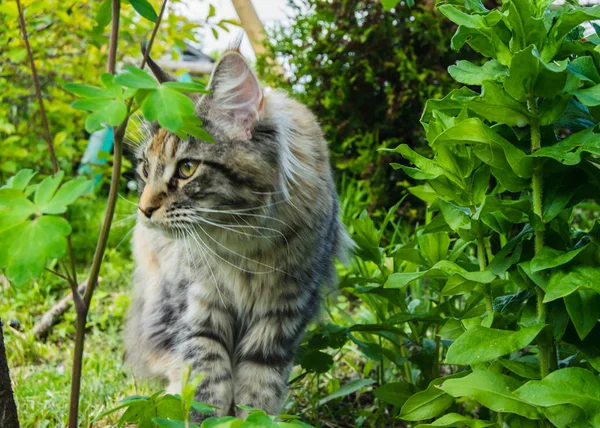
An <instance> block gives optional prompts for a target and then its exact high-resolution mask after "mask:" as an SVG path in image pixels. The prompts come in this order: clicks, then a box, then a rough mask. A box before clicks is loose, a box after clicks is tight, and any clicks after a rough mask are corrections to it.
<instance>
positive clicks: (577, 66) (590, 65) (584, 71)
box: [567, 56, 600, 84]
mask: <svg viewBox="0 0 600 428" xmlns="http://www.w3.org/2000/svg"><path fill="white" fill-rule="evenodd" d="M567 70H568V71H569V72H571V73H572V74H573V75H575V76H577V77H578V78H579V79H581V80H583V81H585V82H591V83H594V84H600V73H598V69H597V68H596V65H595V64H594V60H593V59H592V57H591V56H582V57H579V58H575V59H574V60H573V61H571V62H570V63H569V65H567Z"/></svg>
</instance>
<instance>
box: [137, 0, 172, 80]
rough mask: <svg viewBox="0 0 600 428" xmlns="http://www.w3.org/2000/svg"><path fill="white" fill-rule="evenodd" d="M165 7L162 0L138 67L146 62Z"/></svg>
mask: <svg viewBox="0 0 600 428" xmlns="http://www.w3.org/2000/svg"><path fill="white" fill-rule="evenodd" d="M166 7H167V0H163V3H162V6H161V7H160V12H159V13H158V18H157V19H156V23H155V24H154V28H153V29H152V35H151V36H150V41H149V42H148V46H146V49H144V58H143V59H142V65H141V66H140V68H141V69H142V70H143V69H144V67H145V66H146V62H147V61H148V56H149V55H150V50H151V49H152V44H153V43H154V38H155V37H156V33H157V32H158V27H159V26H160V21H161V20H162V17H163V15H164V13H165V9H166Z"/></svg>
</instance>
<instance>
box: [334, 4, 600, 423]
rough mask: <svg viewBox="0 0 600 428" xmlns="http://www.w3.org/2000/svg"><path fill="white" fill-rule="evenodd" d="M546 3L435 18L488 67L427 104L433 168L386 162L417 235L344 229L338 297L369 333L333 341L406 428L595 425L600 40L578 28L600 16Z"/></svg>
mask: <svg viewBox="0 0 600 428" xmlns="http://www.w3.org/2000/svg"><path fill="white" fill-rule="evenodd" d="M550 3H551V2H549V1H542V0H538V1H528V0H507V1H505V2H504V4H503V5H502V7H501V8H500V9H493V10H487V9H486V8H485V7H484V6H483V5H482V4H481V3H480V2H478V1H467V2H462V1H449V2H446V3H443V4H441V5H440V6H439V10H440V11H441V13H443V14H444V15H445V16H447V17H448V18H449V19H451V20H452V21H453V22H454V23H456V24H457V25H458V29H457V31H456V33H455V34H454V37H453V38H452V42H451V44H452V47H453V48H454V49H460V48H462V47H463V46H464V45H466V44H468V45H469V46H470V47H471V48H472V49H473V50H475V51H477V52H478V53H480V54H481V56H483V57H485V62H484V63H482V64H481V65H476V64H474V63H471V62H469V61H464V60H463V61H459V62H458V63H457V64H455V65H453V66H451V67H450V68H449V70H448V71H449V73H450V75H451V76H452V77H453V78H454V79H455V80H456V81H457V82H459V83H462V84H464V85H467V86H465V87H462V88H460V89H455V90H453V91H451V92H450V93H448V94H447V95H446V96H445V97H444V98H442V99H435V100H430V101H428V102H427V105H426V108H425V111H424V112H423V115H422V118H421V122H422V124H423V127H424V129H425V132H426V137H427V140H428V142H429V146H430V147H431V150H432V152H433V157H432V158H428V157H424V156H422V155H420V154H419V153H417V152H416V151H414V150H412V149H411V148H410V147H409V146H408V145H406V144H402V145H400V146H398V147H397V148H396V149H395V150H393V151H394V152H396V153H398V154H399V155H401V156H402V157H403V158H404V159H405V160H406V161H408V163H407V164H400V163H397V164H393V166H394V168H397V169H401V170H403V171H404V172H405V173H406V174H408V175H409V176H410V177H412V178H413V179H415V180H419V181H422V184H421V185H418V186H414V187H412V188H410V189H409V191H410V193H412V194H413V195H415V196H417V197H418V198H420V199H421V200H423V201H424V202H425V203H426V205H427V210H428V215H427V221H426V224H425V225H424V226H423V227H420V228H418V229H417V230H416V234H415V235H414V236H412V237H408V238H405V239H399V236H398V234H397V233H394V235H392V236H391V237H388V236H387V235H386V234H385V233H384V231H385V230H386V225H385V224H384V225H379V226H377V225H376V224H374V223H373V222H372V221H371V220H370V219H369V218H368V217H366V216H364V215H363V216H361V217H360V218H358V219H355V220H354V221H353V222H352V226H353V229H354V238H355V240H356V243H357V244H358V247H359V249H358V265H357V266H358V269H355V271H354V272H352V273H351V274H349V275H348V276H347V278H345V283H344V284H345V285H346V286H347V287H348V289H349V290H351V292H352V293H353V294H355V295H357V296H361V297H362V299H363V302H364V303H365V304H366V305H367V306H368V307H369V308H370V309H371V311H372V313H373V319H374V321H376V322H374V323H373V324H371V325H364V324H363V325H358V326H352V327H344V328H343V330H344V332H345V334H346V335H347V337H348V338H349V339H350V340H352V341H353V342H354V343H356V344H357V345H358V346H359V347H360V348H361V350H363V352H364V354H365V355H366V356H368V357H370V358H372V359H374V360H376V361H379V362H380V364H381V365H383V363H384V362H386V363H387V365H388V366H387V367H388V370H383V369H382V370H380V371H379V373H378V380H379V382H380V384H381V386H380V387H379V389H378V390H376V391H375V396H376V397H378V398H379V399H380V400H381V401H383V402H385V403H389V404H390V405H392V406H393V410H392V416H396V417H398V418H400V419H403V420H405V421H414V422H413V423H415V424H417V422H418V421H425V420H431V419H435V421H434V422H432V423H431V424H423V423H422V424H420V425H418V426H420V427H428V426H464V425H467V426H502V424H503V423H506V424H507V425H508V426H510V427H517V426H541V425H538V424H539V423H541V422H531V421H544V420H547V421H550V422H552V423H553V424H554V425H555V426H558V427H587V426H600V407H599V405H598V404H599V401H598V397H600V380H599V379H600V378H599V377H598V370H600V359H599V357H600V353H599V352H598V347H597V343H598V340H599V335H600V325H599V324H598V319H599V318H600V288H598V284H600V264H599V259H598V257H599V251H598V250H599V247H598V245H600V241H599V238H600V236H599V235H598V232H599V230H600V229H599V226H598V225H597V224H596V221H595V220H593V217H595V216H597V208H598V206H597V205H595V203H594V199H595V198H597V195H598V192H599V191H600V187H599V185H600V181H599V180H600V169H599V167H600V164H599V162H598V158H597V156H598V155H599V154H600V135H599V134H598V133H597V129H596V124H597V123H598V120H599V119H600V116H599V113H600V111H598V109H597V106H598V105H600V95H599V94H600V74H599V72H598V69H597V64H598V63H599V62H598V61H599V59H600V56H599V54H598V51H599V49H598V48H597V46H598V45H600V38H599V37H598V36H597V35H596V34H594V33H592V34H591V35H589V36H587V37H584V28H583V27H582V26H581V25H582V24H584V23H586V22H587V21H590V20H594V19H598V18H600V6H596V7H593V8H582V7H574V6H572V5H565V6H561V7H555V8H550ZM594 28H597V27H595V26H594ZM590 217H592V218H590ZM387 230H389V227H388V228H387ZM390 242H391V243H392V245H389V243H390ZM331 329H332V327H329V331H331ZM357 331H358V332H362V336H361V337H359V338H357V337H356V332H357ZM366 331H370V332H371V334H370V335H366V334H365V333H364V332H366ZM326 333H327V331H325V332H324V334H325V335H326ZM382 339H383V340H382ZM390 366H391V369H390ZM473 416H478V418H479V420H477V421H475V420H472V419H471V417H473Z"/></svg>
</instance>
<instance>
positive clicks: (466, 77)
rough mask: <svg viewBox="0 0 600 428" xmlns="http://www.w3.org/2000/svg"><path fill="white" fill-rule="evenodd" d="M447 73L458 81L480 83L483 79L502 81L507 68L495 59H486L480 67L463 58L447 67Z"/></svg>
mask: <svg viewBox="0 0 600 428" xmlns="http://www.w3.org/2000/svg"><path fill="white" fill-rule="evenodd" d="M448 73H450V76H452V77H453V78H454V80H456V81H457V82H459V83H464V84H465V85H481V84H482V83H483V81H484V80H493V81H497V82H502V81H504V79H505V78H506V76H507V75H508V69H507V68H506V67H505V66H503V65H502V64H501V63H499V62H498V61H496V60H495V59H493V60H491V61H487V62H486V63H484V64H483V65H482V66H481V67H479V66H477V65H475V64H473V63H472V62H469V61H464V60H463V61H459V62H458V63H457V64H456V65H451V66H450V67H448Z"/></svg>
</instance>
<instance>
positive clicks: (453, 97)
mask: <svg viewBox="0 0 600 428" xmlns="http://www.w3.org/2000/svg"><path fill="white" fill-rule="evenodd" d="M478 95H479V94H478V93H477V92H475V91H472V90H471V89H469V88H467V87H462V88H460V89H453V90H452V91H450V92H449V93H448V95H446V96H445V97H444V98H441V99H439V100H436V99H429V100H427V102H426V103H425V109H424V110H423V115H422V116H421V123H423V124H428V123H429V122H430V121H431V120H432V119H433V112H443V113H445V114H447V115H449V116H452V117H453V116H457V115H458V114H459V113H460V112H461V110H463V105H462V103H461V102H459V101H457V99H462V98H469V97H476V96H478ZM399 147H400V146H399ZM407 147H408V146H407Z"/></svg>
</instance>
